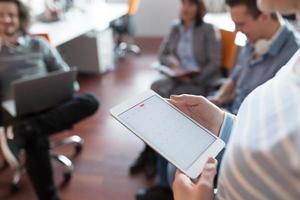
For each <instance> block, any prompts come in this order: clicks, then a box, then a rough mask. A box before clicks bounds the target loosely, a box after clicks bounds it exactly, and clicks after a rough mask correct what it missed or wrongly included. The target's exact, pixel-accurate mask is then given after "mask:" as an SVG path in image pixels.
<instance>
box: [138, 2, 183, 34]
mask: <svg viewBox="0 0 300 200" xmlns="http://www.w3.org/2000/svg"><path fill="white" fill-rule="evenodd" d="M179 5H180V0H141V1H140V6H139V9H138V12H137V13H136V15H135V18H134V20H135V35H136V36H142V37H162V36H165V35H166V34H167V33H168V32H169V31H170V24H171V22H172V20H174V19H176V18H178V13H179Z"/></svg>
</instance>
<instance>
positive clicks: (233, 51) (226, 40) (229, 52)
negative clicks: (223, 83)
mask: <svg viewBox="0 0 300 200" xmlns="http://www.w3.org/2000/svg"><path fill="white" fill-rule="evenodd" d="M220 33H221V42H222V52H223V62H222V64H223V68H224V69H225V70H226V71H227V72H230V71H231V70H232V68H233V66H234V64H235V60H236V55H237V52H238V46H237V45H236V44H235V37H236V32H231V31H226V30H223V29H220Z"/></svg>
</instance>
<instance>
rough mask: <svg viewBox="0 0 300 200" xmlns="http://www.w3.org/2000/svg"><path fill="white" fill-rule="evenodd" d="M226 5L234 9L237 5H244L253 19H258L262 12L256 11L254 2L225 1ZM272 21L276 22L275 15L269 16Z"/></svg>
mask: <svg viewBox="0 0 300 200" xmlns="http://www.w3.org/2000/svg"><path fill="white" fill-rule="evenodd" d="M226 4H227V5H228V6H229V7H234V6H238V5H245V6H246V8H247V10H248V13H249V14H250V15H251V16H252V17H253V18H254V19H256V18H258V17H259V16H260V15H261V14H262V12H261V11H260V10H259V9H258V7H257V3H256V0H226ZM271 16H272V18H273V19H274V20H278V17H277V15H276V14H275V13H273V14H271Z"/></svg>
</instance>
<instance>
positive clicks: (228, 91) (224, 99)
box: [208, 78, 235, 106]
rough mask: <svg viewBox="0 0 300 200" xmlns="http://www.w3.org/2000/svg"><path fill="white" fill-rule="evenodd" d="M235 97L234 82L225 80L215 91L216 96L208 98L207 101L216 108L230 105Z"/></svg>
mask: <svg viewBox="0 0 300 200" xmlns="http://www.w3.org/2000/svg"><path fill="white" fill-rule="evenodd" d="M234 96H235V82H234V81H233V80H232V79H230V78H229V79H227V80H226V82H225V83H224V84H223V85H222V87H221V88H220V89H219V90H218V91H217V93H216V95H214V96H212V97H208V99H209V100H210V101H211V102H213V103H214V104H216V105H217V106H224V105H226V104H228V103H230V102H231V101H232V100H233V98H234Z"/></svg>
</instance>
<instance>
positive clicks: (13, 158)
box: [0, 127, 20, 169]
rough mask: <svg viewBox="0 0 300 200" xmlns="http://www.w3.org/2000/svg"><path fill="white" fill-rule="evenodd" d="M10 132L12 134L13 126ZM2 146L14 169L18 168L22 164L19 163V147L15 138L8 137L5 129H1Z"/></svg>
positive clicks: (8, 161) (7, 160)
mask: <svg viewBox="0 0 300 200" xmlns="http://www.w3.org/2000/svg"><path fill="white" fill-rule="evenodd" d="M8 132H9V134H10V135H12V129H11V127H9V128H8ZM0 147H1V151H2V154H3V157H4V159H5V161H6V162H7V163H8V164H9V166H10V167H11V168H13V169H17V168H18V167H19V166H20V163H19V152H20V150H19V148H18V146H17V144H16V141H15V139H14V138H8V137H7V136H6V134H5V132H4V130H3V131H0Z"/></svg>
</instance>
